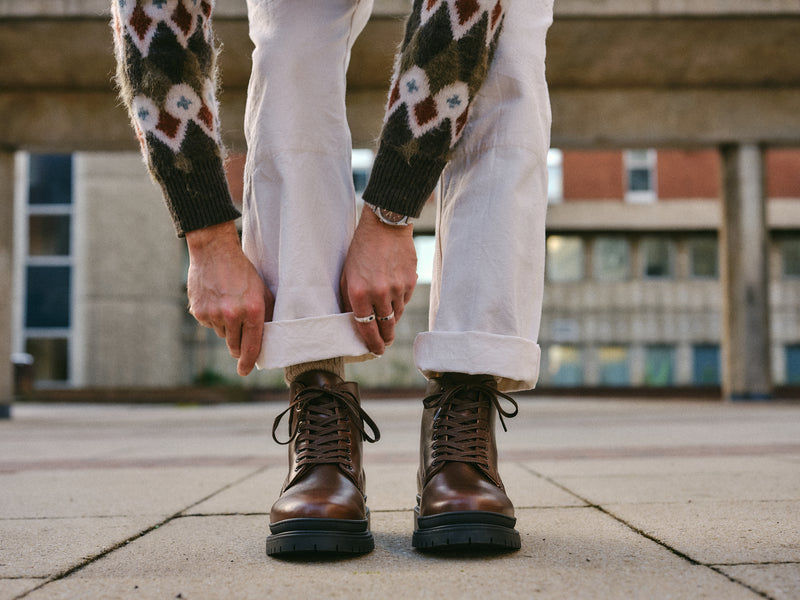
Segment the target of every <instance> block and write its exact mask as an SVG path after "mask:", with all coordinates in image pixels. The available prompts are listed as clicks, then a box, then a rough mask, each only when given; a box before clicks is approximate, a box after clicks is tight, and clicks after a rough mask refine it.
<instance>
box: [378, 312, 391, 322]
mask: <svg viewBox="0 0 800 600" xmlns="http://www.w3.org/2000/svg"><path fill="white" fill-rule="evenodd" d="M392 319H394V311H392V312H390V313H389V314H388V315H386V316H385V317H378V321H391V320H392Z"/></svg>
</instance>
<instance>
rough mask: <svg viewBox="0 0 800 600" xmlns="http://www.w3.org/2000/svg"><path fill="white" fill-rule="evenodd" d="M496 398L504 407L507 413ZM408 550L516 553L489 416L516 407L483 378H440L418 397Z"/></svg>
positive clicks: (517, 544) (492, 418) (513, 412)
mask: <svg viewBox="0 0 800 600" xmlns="http://www.w3.org/2000/svg"><path fill="white" fill-rule="evenodd" d="M498 396H499V397H502V398H504V399H505V400H507V401H508V402H510V403H511V404H512V406H513V409H512V410H510V411H506V410H504V409H503V407H502V406H501V405H500V400H499V399H498ZM424 406H425V409H424V411H423V415H422V435H421V448H420V468H419V472H418V479H417V486H418V490H419V494H418V495H417V507H416V509H415V529H414V535H413V538H412V545H413V546H414V547H415V548H418V549H420V550H441V549H496V550H516V549H519V547H520V537H519V533H518V532H517V531H516V530H515V529H514V525H515V524H516V519H515V518H514V506H513V504H512V503H511V500H509V498H508V496H507V495H506V492H505V488H504V487H503V482H502V481H501V479H500V475H499V473H498V472H497V444H496V441H495V421H496V415H498V414H499V415H500V422H501V424H502V425H503V429H504V430H505V429H506V426H505V422H504V421H503V417H509V418H510V417H514V416H516V414H517V410H518V407H517V403H516V402H515V401H514V400H513V399H512V398H511V397H510V396H507V395H506V394H503V393H501V392H499V391H497V383H496V381H495V380H494V378H492V377H489V376H483V375H481V376H476V375H460V374H456V373H447V374H445V375H443V376H442V377H440V378H437V379H432V380H431V381H430V382H429V384H428V395H427V397H426V398H425V400H424Z"/></svg>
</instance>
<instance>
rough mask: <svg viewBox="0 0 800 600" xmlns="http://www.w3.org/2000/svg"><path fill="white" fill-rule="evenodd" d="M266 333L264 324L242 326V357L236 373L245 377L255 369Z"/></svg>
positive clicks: (256, 323)
mask: <svg viewBox="0 0 800 600" xmlns="http://www.w3.org/2000/svg"><path fill="white" fill-rule="evenodd" d="M263 331H264V323H258V322H257V321H256V322H252V323H250V322H247V323H245V324H244V325H243V326H242V341H241V346H240V350H241V356H240V357H239V362H238V363H237V365H236V371H237V373H239V375H241V376H245V375H247V374H248V373H250V371H252V370H253V367H255V366H256V360H258V355H259V354H260V353H261V339H262V334H263Z"/></svg>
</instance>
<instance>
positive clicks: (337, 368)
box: [283, 356, 344, 384]
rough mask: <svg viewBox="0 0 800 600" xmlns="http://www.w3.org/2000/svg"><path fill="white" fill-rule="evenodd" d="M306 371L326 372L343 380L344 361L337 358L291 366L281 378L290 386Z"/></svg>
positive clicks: (284, 371)
mask: <svg viewBox="0 0 800 600" xmlns="http://www.w3.org/2000/svg"><path fill="white" fill-rule="evenodd" d="M308 371H328V372H329V373H333V374H334V375H338V376H339V377H341V378H342V379H344V359H343V358H342V357H341V356H339V357H336V358H328V359H326V360H313V361H311V362H304V363H300V364H299V365H292V366H291V367H286V368H285V369H284V370H283V377H284V379H285V380H286V383H287V384H291V383H292V382H293V381H294V380H295V379H297V378H298V377H300V375H302V374H303V373H306V372H308Z"/></svg>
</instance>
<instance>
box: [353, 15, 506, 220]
mask: <svg viewBox="0 0 800 600" xmlns="http://www.w3.org/2000/svg"><path fill="white" fill-rule="evenodd" d="M506 1H507V0H469V1H465V0H414V5H413V9H412V12H411V15H410V16H409V19H408V22H407V24H406V32H405V37H404V39H403V42H402V45H401V47H400V51H399V53H398V55H397V57H396V59H395V68H394V74H393V75H392V82H391V86H390V92H389V100H388V102H387V106H386V113H385V116H384V122H383V130H382V132H381V138H380V145H379V147H378V153H377V156H376V157H375V163H374V164H373V167H372V173H371V175H370V180H369V183H368V184H367V189H366V190H365V191H364V195H363V197H364V200H366V201H367V202H369V203H371V204H375V205H377V206H381V207H383V208H386V209H388V210H391V211H394V212H399V213H401V214H405V215H409V216H412V217H418V216H419V214H420V212H421V211H422V207H423V205H424V204H425V201H426V200H427V199H428V197H429V196H430V194H431V192H433V189H434V188H435V187H436V182H437V181H438V179H439V176H440V175H441V172H442V170H443V169H444V167H445V165H446V164H447V160H448V158H449V154H450V151H451V150H452V148H453V147H454V146H455V145H456V143H457V142H458V140H459V138H460V137H461V135H462V133H463V132H464V127H465V125H466V124H467V119H468V116H469V108H470V105H471V102H472V100H473V98H474V97H475V94H476V93H477V92H478V90H479V89H480V87H481V85H482V84H483V81H484V80H485V79H486V74H487V73H488V71H489V64H490V63H491V60H492V57H493V55H494V51H495V48H496V46H497V40H498V38H499V36H500V30H501V28H502V23H503V17H504V14H505V7H504V5H503V3H504V2H506Z"/></svg>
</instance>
